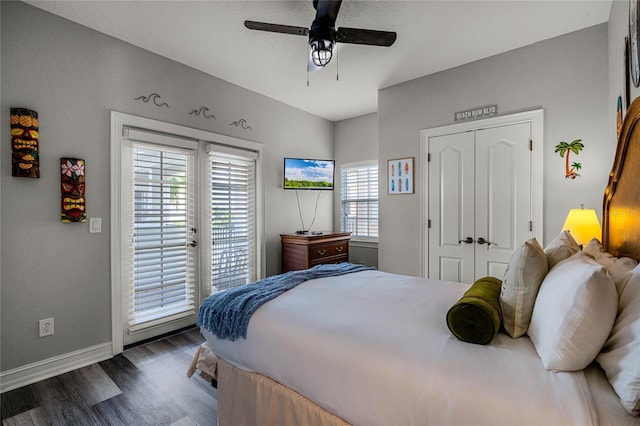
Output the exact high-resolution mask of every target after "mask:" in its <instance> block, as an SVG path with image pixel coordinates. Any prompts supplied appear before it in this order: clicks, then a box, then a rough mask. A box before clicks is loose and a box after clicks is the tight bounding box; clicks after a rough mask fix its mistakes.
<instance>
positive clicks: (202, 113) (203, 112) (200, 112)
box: [189, 106, 216, 120]
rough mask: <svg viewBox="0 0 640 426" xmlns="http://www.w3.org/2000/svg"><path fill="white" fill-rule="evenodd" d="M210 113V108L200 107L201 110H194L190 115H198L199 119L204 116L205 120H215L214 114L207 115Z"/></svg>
mask: <svg viewBox="0 0 640 426" xmlns="http://www.w3.org/2000/svg"><path fill="white" fill-rule="evenodd" d="M208 112H209V108H207V107H204V106H203V107H200V109H194V110H193V111H191V112H190V113H189V115H197V116H198V117H199V116H200V115H202V116H203V117H204V118H213V119H214V120H215V119H216V116H215V115H213V114H207V113H208Z"/></svg>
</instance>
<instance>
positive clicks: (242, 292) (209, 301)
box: [197, 262, 375, 340]
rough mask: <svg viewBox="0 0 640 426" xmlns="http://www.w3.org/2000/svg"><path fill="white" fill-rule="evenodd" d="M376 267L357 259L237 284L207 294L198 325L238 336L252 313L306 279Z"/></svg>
mask: <svg viewBox="0 0 640 426" xmlns="http://www.w3.org/2000/svg"><path fill="white" fill-rule="evenodd" d="M370 269H375V268H373V267H370V266H364V265H356V264H353V263H348V262H344V263H338V264H328V265H316V266H314V267H313V268H309V269H304V270H302V271H290V272H287V273H284V274H281V275H274V276H271V277H268V278H265V279H263V280H260V281H257V282H255V283H252V284H245V285H241V286H238V287H234V288H232V289H229V290H227V291H223V292H220V293H215V294H212V295H211V296H209V297H207V298H206V299H205V300H204V302H202V305H201V306H200V310H199V311H198V322H197V325H198V326H200V327H203V328H205V329H206V330H209V331H210V332H212V333H213V334H215V335H216V336H217V337H218V338H219V339H228V340H236V339H237V338H239V337H244V338H246V337H247V327H248V326H249V319H250V318H251V315H253V313H254V312H255V311H256V310H257V309H258V308H259V307H260V306H262V305H263V304H264V303H266V302H268V301H270V300H272V299H274V298H276V297H278V296H280V295H281V294H282V293H284V292H285V291H287V290H291V289H292V288H294V287H295V286H297V285H299V284H302V283H303V282H305V281H308V280H311V279H315V278H324V277H334V276H337V275H344V274H349V273H352V272H359V271H366V270H370Z"/></svg>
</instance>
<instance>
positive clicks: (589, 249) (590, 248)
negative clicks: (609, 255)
mask: <svg viewBox="0 0 640 426" xmlns="http://www.w3.org/2000/svg"><path fill="white" fill-rule="evenodd" d="M582 251H583V252H585V253H587V254H590V255H591V256H593V258H594V259H595V258H596V257H597V256H599V255H600V253H604V251H605V250H604V246H603V245H602V243H601V242H600V240H599V239H597V238H596V237H593V238H592V239H591V241H589V242H588V243H587V245H586V246H584V247H583V248H582Z"/></svg>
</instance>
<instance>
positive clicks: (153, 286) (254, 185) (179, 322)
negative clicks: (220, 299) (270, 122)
mask: <svg viewBox="0 0 640 426" xmlns="http://www.w3.org/2000/svg"><path fill="white" fill-rule="evenodd" d="M114 121H115V124H114ZM114 132H115V137H113V135H112V156H113V157H112V158H113V159H117V160H118V161H117V164H115V162H113V161H112V163H114V164H115V167H114V170H112V187H113V188H114V191H113V193H112V216H113V217H114V223H113V228H112V296H113V298H112V301H113V302H112V312H113V332H112V337H113V348H114V353H118V352H120V351H122V348H123V346H124V345H128V344H131V343H135V342H138V341H141V340H145V339H148V338H152V337H155V336H158V335H161V334H164V333H167V332H170V331H173V330H176V329H180V328H182V327H186V326H190V325H193V324H195V322H196V315H197V309H198V307H199V304H200V302H201V301H202V299H204V297H206V296H208V295H209V294H211V293H213V292H217V291H224V290H226V289H228V288H231V287H233V286H236V285H241V284H246V283H249V282H253V281H255V280H257V279H258V278H260V277H261V275H262V270H263V268H262V267H261V264H262V260H261V252H262V249H261V247H262V242H261V238H260V232H261V226H260V220H259V217H260V216H261V212H260V208H258V206H259V204H258V202H257V200H258V199H259V198H260V194H259V191H258V189H259V188H260V187H261V186H260V185H259V184H258V182H259V173H258V171H259V170H260V167H259V160H260V152H261V149H262V148H261V146H260V145H259V144H255V143H252V142H248V141H242V140H237V139H234V138H229V137H223V136H221V135H215V134H210V133H207V132H201V131H197V130H194V129H188V128H184V127H181V126H175V125H170V124H166V123H161V122H156V121H154V120H148V119H142V118H139V117H134V116H128V115H124V114H119V113H112V133H114ZM205 138H208V139H218V140H222V141H223V142H225V143H218V142H216V141H215V140H213V141H212V140H207V139H205ZM234 144H235V146H233V145H234Z"/></svg>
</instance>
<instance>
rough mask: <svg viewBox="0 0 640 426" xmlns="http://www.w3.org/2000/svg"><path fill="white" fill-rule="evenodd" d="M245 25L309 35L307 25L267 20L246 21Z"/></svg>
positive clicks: (253, 28)
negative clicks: (282, 23) (271, 22)
mask: <svg viewBox="0 0 640 426" xmlns="http://www.w3.org/2000/svg"><path fill="white" fill-rule="evenodd" d="M244 26H245V27H247V28H249V29H250V30H258V31H269V32H272V33H281V34H293V35H301V36H307V35H309V29H308V28H305V27H294V26H293V25H280V24H268V23H266V22H256V21H244Z"/></svg>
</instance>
